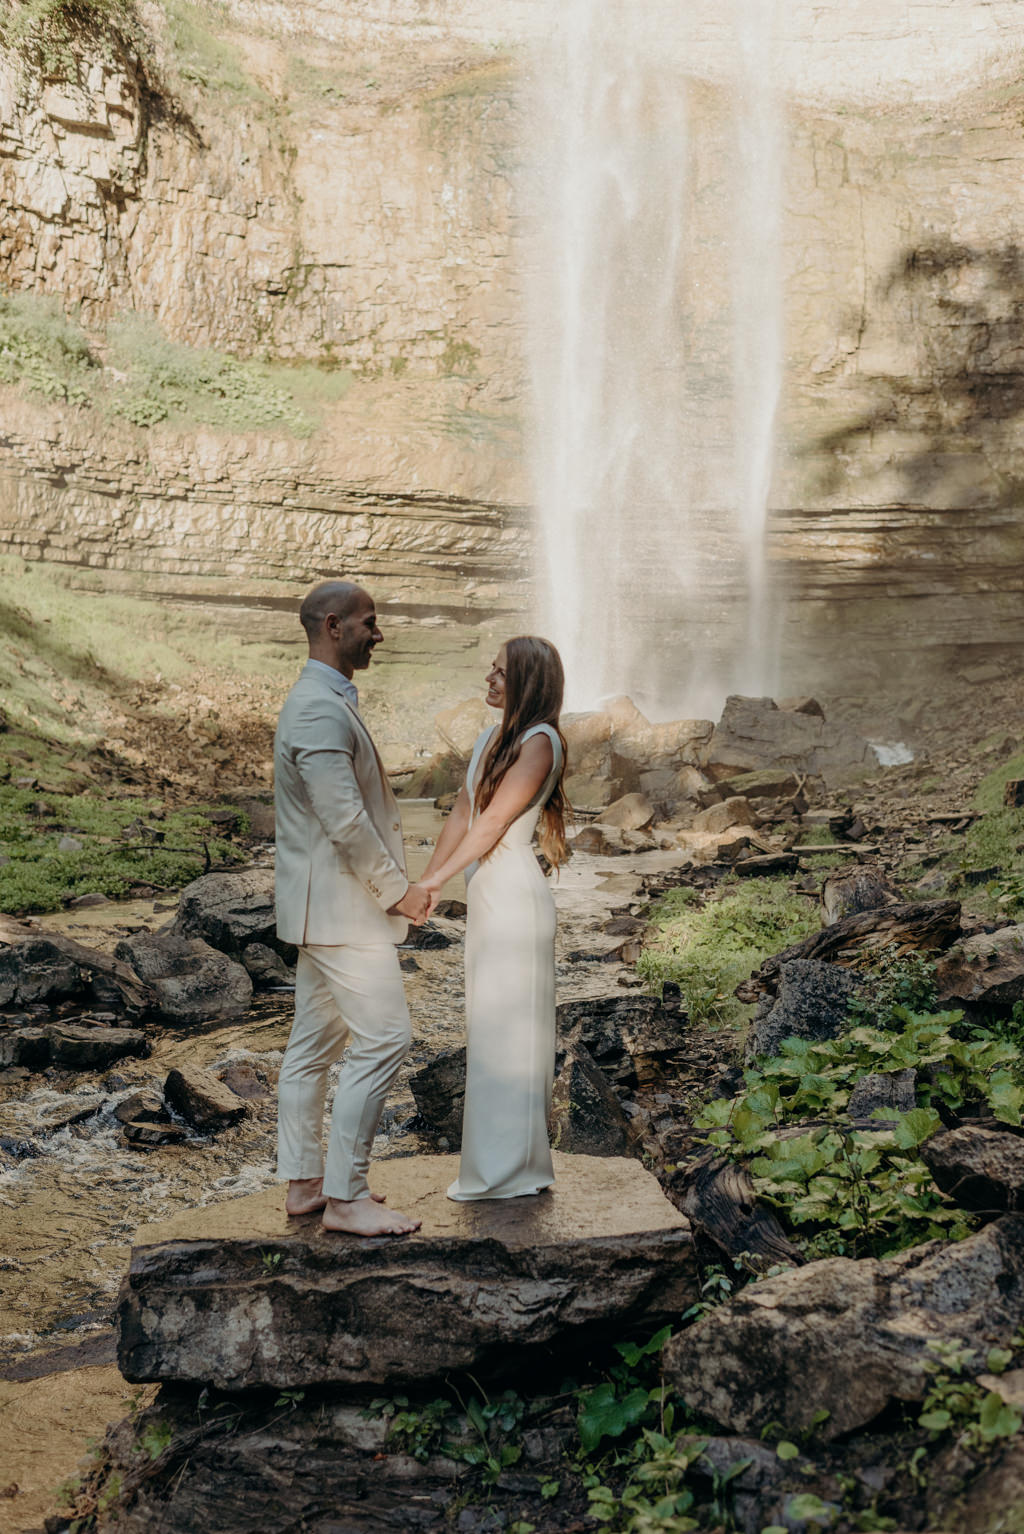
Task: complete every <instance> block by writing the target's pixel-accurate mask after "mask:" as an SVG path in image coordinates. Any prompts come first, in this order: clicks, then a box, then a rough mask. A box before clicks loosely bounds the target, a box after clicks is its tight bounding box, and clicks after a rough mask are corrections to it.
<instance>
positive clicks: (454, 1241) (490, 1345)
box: [118, 1153, 698, 1390]
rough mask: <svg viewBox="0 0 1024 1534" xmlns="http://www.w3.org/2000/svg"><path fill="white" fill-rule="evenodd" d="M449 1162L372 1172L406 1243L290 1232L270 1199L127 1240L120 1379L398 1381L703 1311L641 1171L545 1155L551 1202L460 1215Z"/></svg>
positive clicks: (684, 1244)
mask: <svg viewBox="0 0 1024 1534" xmlns="http://www.w3.org/2000/svg"><path fill="white" fill-rule="evenodd" d="M455 1169H456V1162H455V1158H454V1157H445V1156H413V1157H401V1158H397V1159H394V1160H386V1161H381V1162H378V1163H377V1164H376V1169H375V1181H376V1183H377V1184H378V1186H379V1188H380V1191H381V1192H383V1193H385V1194H387V1197H388V1202H389V1204H391V1205H393V1206H394V1207H396V1208H401V1209H403V1210H406V1211H407V1212H408V1213H410V1214H415V1215H416V1216H417V1217H419V1218H421V1219H422V1221H423V1227H422V1230H421V1231H420V1232H418V1233H417V1234H416V1235H413V1236H410V1237H407V1238H404V1239H403V1240H401V1241H395V1240H374V1241H361V1240H359V1239H358V1238H356V1237H346V1236H338V1235H332V1234H330V1233H328V1232H325V1231H324V1230H323V1228H322V1226H321V1225H320V1222H319V1221H318V1220H310V1221H305V1222H296V1221H291V1222H289V1221H288V1220H287V1218H286V1216H285V1214H284V1207H283V1195H282V1192H281V1190H280V1189H279V1188H272V1189H269V1190H267V1191H265V1192H262V1193H257V1194H254V1195H252V1196H251V1197H248V1198H243V1199H234V1200H232V1201H231V1202H229V1203H227V1204H221V1205H218V1206H216V1207H211V1208H207V1209H202V1210H190V1211H188V1213H187V1214H186V1215H183V1216H181V1217H179V1218H178V1219H176V1220H173V1221H168V1222H166V1223H165V1224H163V1225H157V1226H149V1227H146V1228H144V1229H143V1230H141V1231H140V1232H139V1233H138V1236H137V1239H136V1245H135V1247H134V1250H133V1253H132V1261H131V1267H130V1270H129V1273H128V1277H127V1280H126V1282H125V1286H124V1288H123V1290H122V1295H121V1301H120V1305H119V1311H118V1324H119V1333H120V1336H119V1350H118V1358H119V1363H120V1366H121V1370H122V1372H123V1373H124V1375H125V1377H126V1378H127V1379H130V1380H162V1381H172V1380H178V1381H184V1380H188V1381H194V1382H196V1383H209V1384H212V1385H215V1386H217V1387H218V1388H222V1389H226V1390H240V1389H248V1388H253V1387H260V1386H262V1387H272V1388H275V1389H295V1388H304V1387H308V1386H316V1385H351V1384H358V1385H373V1386H378V1387H383V1386H391V1385H399V1384H403V1383H407V1382H412V1381H415V1380H426V1379H431V1378H433V1377H434V1376H437V1375H442V1374H447V1373H450V1372H451V1371H453V1370H462V1369H479V1368H483V1367H486V1366H487V1364H488V1363H489V1362H490V1361H492V1360H494V1359H495V1358H497V1357H499V1356H500V1355H501V1354H502V1353H507V1351H508V1350H509V1349H511V1348H515V1349H517V1350H519V1351H520V1353H521V1352H522V1350H523V1349H526V1348H531V1347H535V1346H538V1345H543V1344H548V1343H550V1342H551V1341H552V1340H553V1339H556V1338H557V1340H558V1344H559V1347H561V1348H568V1347H571V1346H572V1345H573V1343H574V1342H576V1341H577V1340H578V1341H581V1342H582V1341H583V1340H584V1339H592V1338H594V1336H595V1335H597V1334H602V1333H603V1334H605V1335H607V1334H609V1333H611V1334H612V1335H613V1336H615V1337H618V1336H621V1335H623V1334H624V1329H628V1330H633V1329H634V1328H635V1329H636V1330H637V1331H640V1330H642V1329H644V1328H647V1329H648V1330H653V1329H654V1328H655V1327H657V1326H658V1325H660V1324H662V1323H663V1322H666V1321H669V1320H671V1319H673V1318H676V1317H678V1315H679V1314H680V1312H681V1311H682V1310H684V1309H685V1308H686V1306H687V1305H688V1304H689V1303H691V1302H692V1301H693V1300H695V1299H696V1297H697V1294H698V1284H697V1277H696V1272H695V1264H694V1260H693V1252H692V1246H691V1239H690V1232H689V1226H688V1224H687V1222H686V1220H685V1219H684V1217H683V1216H682V1215H680V1214H679V1213H678V1212H677V1211H676V1210H675V1209H674V1208H673V1207H672V1205H671V1204H670V1203H669V1202H668V1200H667V1199H666V1198H665V1196H664V1194H663V1193H662V1192H661V1190H660V1188H659V1187H658V1185H657V1183H656V1182H655V1180H654V1178H653V1177H652V1176H651V1175H650V1173H648V1172H645V1171H644V1170H643V1168H642V1167H641V1166H640V1165H639V1163H637V1162H635V1161H632V1160H627V1159H621V1160H603V1159H600V1158H595V1157H592V1156H587V1157H573V1156H563V1155H559V1154H558V1153H555V1175H556V1184H555V1187H554V1189H553V1190H551V1191H549V1192H547V1193H544V1194H540V1195H538V1196H537V1197H536V1198H530V1199H511V1200H499V1201H496V1202H494V1203H486V1202H485V1203H477V1204H454V1203H452V1202H451V1201H450V1200H448V1199H447V1198H446V1197H445V1191H444V1190H445V1188H446V1187H447V1186H448V1184H449V1183H450V1182H451V1180H452V1178H453V1176H454V1174H455Z"/></svg>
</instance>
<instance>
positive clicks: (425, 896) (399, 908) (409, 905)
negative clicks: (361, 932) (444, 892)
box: [388, 884, 437, 927]
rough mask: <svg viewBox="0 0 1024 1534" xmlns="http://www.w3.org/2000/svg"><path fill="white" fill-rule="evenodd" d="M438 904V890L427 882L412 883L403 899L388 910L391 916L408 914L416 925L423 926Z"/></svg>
mask: <svg viewBox="0 0 1024 1534" xmlns="http://www.w3.org/2000/svg"><path fill="white" fill-rule="evenodd" d="M436 904H437V891H436V890H433V889H432V888H431V887H430V886H429V885H426V884H410V885H409V888H408V889H407V890H406V892H405V894H404V895H403V896H402V898H401V900H397V901H396V902H395V904H394V905H393V906H392V907H391V908H390V910H389V911H388V915H389V916H407V917H408V918H409V920H410V921H411V922H412V924H413V926H414V927H421V926H422V925H423V923H424V922H425V921H426V919H427V917H428V916H429V915H430V913H431V911H432V910H433V909H434V906H435V905H436Z"/></svg>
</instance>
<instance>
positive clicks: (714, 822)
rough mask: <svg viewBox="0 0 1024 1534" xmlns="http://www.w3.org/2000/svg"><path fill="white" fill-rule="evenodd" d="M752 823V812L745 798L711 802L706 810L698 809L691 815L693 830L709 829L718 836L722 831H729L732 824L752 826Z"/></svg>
mask: <svg viewBox="0 0 1024 1534" xmlns="http://www.w3.org/2000/svg"><path fill="white" fill-rule="evenodd" d="M753 824H754V812H753V810H752V809H751V808H750V804H749V802H748V801H747V800H746V799H740V798H734V799H723V800H722V802H721V803H720V804H712V805H711V806H710V807H709V808H708V809H706V810H699V811H698V813H697V814H696V815H694V817H693V829H694V830H695V831H711V832H713V833H714V834H715V835H716V836H720V835H721V833H722V832H723V831H730V830H731V829H732V827H733V826H752V825H753Z"/></svg>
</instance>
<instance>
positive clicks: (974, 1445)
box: [917, 1341, 1022, 1454]
mask: <svg viewBox="0 0 1024 1534" xmlns="http://www.w3.org/2000/svg"><path fill="white" fill-rule="evenodd" d="M928 1351H929V1352H930V1353H931V1355H932V1357H931V1358H930V1359H928V1361H927V1362H926V1363H925V1366H924V1368H925V1373H926V1374H928V1375H929V1377H930V1384H929V1387H928V1391H927V1393H926V1395H925V1398H924V1401H923V1403H922V1410H921V1413H920V1415H919V1416H918V1419H917V1420H918V1425H919V1426H920V1427H923V1428H926V1429H927V1430H928V1432H929V1433H931V1434H932V1435H933V1436H934V1437H940V1436H941V1435H942V1434H944V1433H949V1432H954V1433H956V1434H957V1435H958V1438H959V1441H960V1443H961V1444H962V1446H963V1447H964V1448H965V1449H967V1450H968V1451H969V1452H971V1453H974V1454H984V1453H986V1452H988V1451H989V1450H990V1449H991V1448H992V1446H993V1445H994V1444H995V1443H997V1442H998V1441H999V1439H1001V1438H1012V1437H1014V1435H1015V1434H1017V1433H1018V1432H1019V1431H1020V1428H1021V1420H1022V1419H1021V1413H1020V1412H1019V1410H1018V1409H1017V1408H1016V1407H1015V1406H1012V1405H1010V1404H1008V1403H1007V1402H1005V1401H1004V1400H1003V1398H1002V1396H1000V1395H999V1394H998V1392H996V1391H994V1390H984V1389H983V1388H982V1387H981V1386H980V1385H978V1384H976V1383H975V1382H974V1381H973V1380H972V1379H970V1378H967V1377H965V1375H964V1370H965V1369H966V1368H967V1367H968V1365H970V1364H971V1363H972V1362H973V1361H974V1357H975V1355H974V1352H973V1350H972V1349H971V1348H968V1347H966V1346H965V1345H964V1344H963V1343H962V1342H958V1341H955V1342H935V1341H932V1342H929V1343H928ZM1011 1356H1012V1355H1011V1354H1009V1353H1008V1352H1007V1351H1006V1350H1004V1349H993V1350H992V1351H991V1352H990V1353H989V1355H988V1357H987V1358H986V1365H987V1366H988V1367H989V1368H991V1367H992V1365H993V1364H995V1365H996V1366H997V1369H998V1372H1002V1370H1003V1369H1004V1368H1005V1367H1006V1363H1007V1362H1008V1361H1009V1359H1010V1357H1011Z"/></svg>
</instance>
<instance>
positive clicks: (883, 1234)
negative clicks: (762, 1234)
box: [696, 1008, 1024, 1256]
mask: <svg viewBox="0 0 1024 1534" xmlns="http://www.w3.org/2000/svg"><path fill="white" fill-rule="evenodd" d="M900 1017H902V1019H903V1027H902V1030H901V1031H896V1029H895V1028H877V1027H872V1026H869V1025H867V1024H863V1025H861V1026H859V1027H854V1028H852V1029H850V1031H849V1032H848V1033H846V1034H844V1035H843V1036H842V1037H841V1038H837V1039H827V1040H822V1041H811V1040H807V1039H796V1038H791V1039H786V1040H784V1041H783V1043H782V1045H781V1046H780V1053H779V1055H778V1056H776V1057H773V1058H771V1059H767V1060H763V1061H761V1062H760V1063H759V1065H758V1066H757V1068H751V1069H749V1070H747V1071H746V1072H745V1075H744V1083H745V1089H744V1091H743V1092H742V1093H740V1094H738V1095H737V1096H736V1097H734V1098H731V1099H718V1100H717V1101H715V1102H712V1103H710V1104H709V1105H708V1106H707V1108H705V1110H704V1111H703V1113H702V1114H701V1115H700V1116H699V1117H698V1119H697V1121H696V1122H697V1125H698V1127H701V1128H704V1129H706V1130H707V1131H708V1140H709V1142H710V1143H711V1144H713V1145H716V1146H719V1147H720V1148H721V1149H723V1150H726V1151H728V1152H730V1153H731V1154H733V1155H736V1156H741V1157H750V1158H752V1160H751V1171H752V1172H753V1174H754V1179H755V1187H756V1189H757V1191H758V1194H759V1195H760V1196H762V1197H764V1198H766V1199H767V1200H768V1201H770V1202H771V1203H773V1204H774V1205H775V1206H776V1207H777V1208H778V1209H779V1210H780V1211H781V1212H782V1213H783V1214H784V1215H785V1217H786V1219H787V1220H788V1221H789V1223H790V1224H791V1225H792V1226H793V1227H795V1228H797V1230H798V1233H799V1235H800V1236H801V1237H802V1239H803V1244H804V1246H805V1249H806V1251H807V1252H808V1255H814V1256H825V1255H834V1254H838V1253H844V1252H845V1253H851V1254H854V1255H861V1254H866V1253H871V1254H873V1255H882V1254H884V1253H888V1252H893V1251H898V1250H900V1249H901V1248H902V1247H903V1246H906V1245H908V1244H911V1243H914V1242H917V1241H922V1240H925V1239H928V1238H929V1237H931V1236H937V1235H947V1236H951V1237H953V1238H954V1239H956V1238H958V1237H960V1236H963V1235H964V1234H966V1233H967V1231H968V1230H970V1229H971V1228H972V1222H971V1220H970V1218H969V1217H968V1216H965V1215H963V1214H962V1213H961V1212H960V1211H959V1210H957V1209H956V1208H954V1207H953V1206H952V1205H950V1204H949V1203H948V1202H947V1201H946V1200H945V1199H944V1198H943V1197H942V1195H941V1194H939V1193H938V1191H937V1190H936V1188H935V1186H934V1183H933V1182H932V1179H931V1174H930V1173H929V1171H928V1169H927V1167H926V1166H925V1165H924V1163H923V1162H922V1161H921V1159H920V1156H919V1155H918V1154H917V1147H918V1146H919V1145H920V1144H922V1143H923V1141H924V1140H925V1139H927V1138H928V1137H929V1136H930V1135H932V1134H934V1133H935V1132H936V1130H938V1129H939V1128H941V1124H942V1120H941V1118H940V1116H939V1113H938V1112H937V1108H938V1107H943V1108H945V1109H953V1110H955V1109H959V1108H962V1107H963V1106H964V1105H965V1104H966V1103H968V1102H982V1103H984V1104H985V1105H986V1106H987V1107H988V1109H989V1111H990V1112H991V1113H992V1114H993V1115H994V1116H995V1117H996V1118H998V1119H1001V1120H1002V1121H1003V1122H1004V1123H1008V1124H1013V1125H1018V1124H1019V1123H1020V1122H1021V1112H1022V1108H1024V1087H1022V1086H1021V1085H1020V1084H1019V1083H1018V1082H1016V1081H1015V1079H1014V1077H1013V1073H1012V1069H1011V1067H1012V1066H1013V1064H1014V1062H1015V1058H1016V1052H1015V1050H1014V1049H1013V1047H1012V1046H1011V1045H1009V1044H1007V1043H1005V1042H1003V1041H1002V1040H1000V1039H998V1038H996V1037H995V1036H994V1035H993V1034H992V1033H990V1032H987V1031H981V1030H979V1033H980V1035H981V1036H976V1037H975V1038H973V1039H970V1040H964V1039H961V1038H959V1037H957V1035H956V1032H955V1031H954V1030H955V1029H956V1028H957V1026H958V1025H959V1024H960V1023H961V1022H962V1014H961V1013H959V1012H952V1013H944V1014H939V1015H937V1016H927V1015H926V1016H916V1015H914V1014H911V1013H908V1012H906V1010H905V1009H899V1008H897V1009H894V1012H893V1018H894V1019H896V1020H899V1018H900ZM907 1068H913V1069H915V1070H917V1072H918V1074H919V1087H918V1107H917V1108H915V1109H913V1110H911V1111H910V1112H909V1113H905V1114H899V1115H897V1114H894V1113H888V1114H887V1117H890V1118H895V1120H896V1123H895V1127H894V1128H892V1129H886V1130H882V1129H879V1130H874V1131H863V1130H858V1129H856V1128H855V1127H854V1126H852V1125H851V1124H850V1121H849V1119H848V1117H847V1116H846V1113H845V1110H846V1107H847V1104H848V1102H849V1098H850V1093H851V1091H852V1090H853V1087H854V1085H855V1084H856V1082H857V1080H858V1079H859V1078H860V1077H861V1076H863V1075H865V1074H867V1073H869V1072H881V1073H885V1072H895V1071H901V1070H905V1069H907ZM808 1119H810V1120H812V1121H814V1120H817V1121H819V1122H817V1123H815V1124H814V1125H813V1127H809V1128H808V1129H807V1130H806V1132H804V1133H803V1134H795V1135H794V1134H792V1133H787V1134H785V1135H780V1131H781V1130H784V1129H786V1127H787V1126H788V1125H791V1124H794V1125H795V1124H798V1123H799V1122H800V1121H806V1120H808ZM805 1228H806V1229H805Z"/></svg>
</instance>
